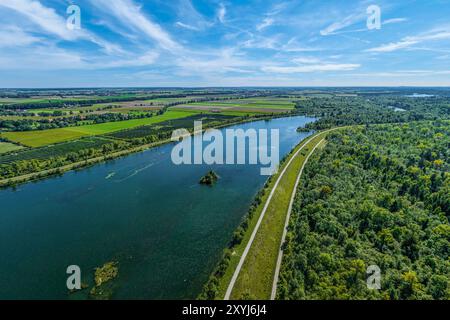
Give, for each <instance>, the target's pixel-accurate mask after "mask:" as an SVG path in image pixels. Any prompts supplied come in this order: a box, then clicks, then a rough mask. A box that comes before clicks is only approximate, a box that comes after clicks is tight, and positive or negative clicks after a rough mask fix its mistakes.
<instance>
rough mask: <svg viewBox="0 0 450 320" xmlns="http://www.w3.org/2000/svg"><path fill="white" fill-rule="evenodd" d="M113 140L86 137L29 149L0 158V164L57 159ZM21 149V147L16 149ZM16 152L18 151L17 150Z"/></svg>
mask: <svg viewBox="0 0 450 320" xmlns="http://www.w3.org/2000/svg"><path fill="white" fill-rule="evenodd" d="M113 141H114V140H113V139H109V138H106V137H86V138H82V139H79V140H75V141H69V142H64V143H59V144H56V145H52V146H47V147H41V148H30V149H26V150H21V151H19V152H17V153H12V154H7V155H3V156H0V164H9V163H12V162H15V161H24V160H32V159H35V160H45V159H48V158H52V157H59V156H63V155H66V154H69V153H71V152H77V151H79V150H82V149H90V148H94V149H98V148H101V147H102V146H103V145H105V144H109V143H111V142H113ZM0 147H1V145H0ZM18 148H19V149H21V147H18ZM17 150H18V149H17Z"/></svg>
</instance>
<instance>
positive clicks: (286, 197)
mask: <svg viewBox="0 0 450 320" xmlns="http://www.w3.org/2000/svg"><path fill="white" fill-rule="evenodd" d="M337 129H338V128H335V129H330V130H327V131H324V132H321V133H319V134H317V135H315V136H313V137H311V138H309V139H308V140H307V141H305V142H304V143H302V144H301V145H300V146H299V147H297V148H298V149H297V150H296V151H295V153H294V154H293V155H292V156H291V157H290V159H289V161H288V162H287V164H286V165H285V166H284V169H283V170H282V172H281V174H280V175H279V176H278V179H277V181H276V183H275V184H274V186H273V188H272V190H271V192H270V194H269V196H268V198H267V200H266V202H265V204H264V208H263V210H262V212H261V214H260V216H259V219H258V222H257V223H256V225H255V227H254V229H253V231H252V234H251V236H250V239H249V240H248V242H247V244H246V247H245V249H244V251H243V253H242V255H241V257H240V260H239V263H238V265H237V267H236V269H235V271H234V273H233V276H232V278H231V281H230V282H229V285H228V288H227V291H226V293H225V296H224V298H225V300H228V299H270V298H271V295H272V288H273V283H274V275H275V272H276V268H277V267H276V266H277V261H278V259H279V249H280V244H281V243H282V238H283V233H284V229H285V224H286V215H287V213H288V212H289V205H290V199H292V193H293V190H295V189H296V188H295V185H296V182H297V180H298V172H299V171H301V168H302V167H303V166H304V165H305V162H306V159H307V158H308V156H309V155H311V154H312V152H314V150H315V149H316V147H317V146H318V145H319V144H320V143H321V142H323V140H324V138H325V136H326V134H328V133H329V132H331V131H333V130H337Z"/></svg>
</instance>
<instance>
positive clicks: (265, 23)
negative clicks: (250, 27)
mask: <svg viewBox="0 0 450 320" xmlns="http://www.w3.org/2000/svg"><path fill="white" fill-rule="evenodd" d="M274 22H275V20H274V19H272V18H265V19H264V20H263V22H262V23H260V24H258V25H257V26H256V30H258V31H261V30H263V29H265V28H267V27H270V26H271V25H273V23H274Z"/></svg>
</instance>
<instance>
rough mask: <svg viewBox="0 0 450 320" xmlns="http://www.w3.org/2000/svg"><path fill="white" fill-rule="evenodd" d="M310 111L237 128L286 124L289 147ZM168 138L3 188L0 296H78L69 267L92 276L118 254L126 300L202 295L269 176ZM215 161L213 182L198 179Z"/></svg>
mask: <svg viewBox="0 0 450 320" xmlns="http://www.w3.org/2000/svg"><path fill="white" fill-rule="evenodd" d="M312 121H314V119H312V118H306V117H292V118H282V119H276V120H271V121H258V122H253V123H247V124H241V125H237V126H233V127H232V128H242V129H248V128H255V129H263V128H264V129H273V128H277V129H280V153H281V156H283V155H285V154H287V153H288V152H289V151H290V150H291V149H292V148H293V147H294V146H295V145H296V144H298V143H299V142H300V141H301V140H302V139H304V138H305V137H307V136H309V135H310V134H308V133H298V132H297V131H296V129H297V128H298V127H299V126H302V125H305V124H306V123H308V122H312ZM172 148H173V145H171V144H168V145H164V146H161V147H158V148H154V149H150V150H147V151H144V152H141V153H137V154H132V155H129V156H127V157H125V158H120V159H116V160H113V161H109V162H106V163H102V164H98V165H95V166H93V167H90V168H87V169H83V170H80V171H72V172H69V173H66V174H64V175H63V176H61V177H54V178H50V179H46V180H43V181H39V182H36V183H29V184H25V185H21V186H19V187H18V188H17V189H16V190H12V189H8V190H3V191H0V254H1V258H0V299H49V298H51V299H79V298H81V299H82V298H86V297H87V294H88V290H86V291H84V292H82V293H78V294H76V295H70V294H68V290H67V288H66V279H67V275H66V273H65V272H66V268H67V267H68V266H69V265H78V266H80V267H81V270H82V278H83V282H85V283H88V284H90V285H92V283H93V279H92V278H93V271H94V268H95V267H99V266H102V265H103V264H104V263H106V262H109V261H118V262H119V277H118V278H117V279H116V280H115V288H116V290H115V294H114V296H113V298H118V299H188V298H195V297H196V296H197V295H198V293H199V292H200V290H201V287H202V285H203V284H204V283H205V281H206V280H207V279H208V276H209V274H210V273H211V271H212V270H213V268H214V266H215V264H216V263H217V262H218V259H219V258H220V256H221V252H222V250H223V248H224V247H225V246H226V245H227V243H228V241H229V240H230V238H231V236H232V233H233V231H234V230H235V229H236V227H237V226H238V225H239V223H240V221H241V219H242V217H243V216H244V215H245V213H246V212H247V210H248V208H249V205H250V204H251V201H252V199H253V198H254V196H255V194H256V193H257V192H258V190H260V189H261V187H262V186H263V184H264V183H265V181H266V179H267V177H264V176H261V175H260V167H259V166H251V165H219V166H206V165H196V166H195V165H191V166H175V165H173V164H172V162H171V158H170V154H171V150H172ZM210 169H214V170H215V171H216V172H217V173H218V175H219V176H220V180H219V182H218V183H217V185H216V186H214V187H212V188H211V187H205V186H200V185H199V184H198V181H199V179H200V178H201V177H202V176H203V175H204V174H205V173H206V172H207V171H208V170H210Z"/></svg>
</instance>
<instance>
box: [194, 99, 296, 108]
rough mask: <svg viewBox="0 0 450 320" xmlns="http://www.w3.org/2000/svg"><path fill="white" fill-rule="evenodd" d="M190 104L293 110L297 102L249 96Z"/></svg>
mask: <svg viewBox="0 0 450 320" xmlns="http://www.w3.org/2000/svg"><path fill="white" fill-rule="evenodd" d="M190 105H200V106H202V105H207V106H212V107H235V108H255V109H261V108H266V109H286V110H292V109H293V108H294V107H295V104H294V103H293V102H292V100H291V99H282V98H280V99H278V98H270V99H269V98H267V99H265V98H249V99H237V100H229V101H213V102H196V103H192V104H190Z"/></svg>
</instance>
